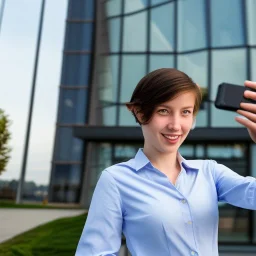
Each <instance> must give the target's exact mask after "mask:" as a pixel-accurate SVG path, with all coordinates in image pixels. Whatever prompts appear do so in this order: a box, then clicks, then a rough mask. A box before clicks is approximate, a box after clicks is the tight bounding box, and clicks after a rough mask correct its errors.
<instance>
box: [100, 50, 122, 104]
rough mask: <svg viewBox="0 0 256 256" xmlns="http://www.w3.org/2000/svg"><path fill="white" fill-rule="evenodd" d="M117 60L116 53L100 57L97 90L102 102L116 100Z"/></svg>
mask: <svg viewBox="0 0 256 256" xmlns="http://www.w3.org/2000/svg"><path fill="white" fill-rule="evenodd" d="M118 62H119V56H118V55H112V56H101V57H100V61H99V70H98V78H99V80H98V81H99V86H98V91H97V92H98V93H99V99H100V101H101V102H102V104H104V103H113V102H116V101H117V79H118V64H119V63H118Z"/></svg>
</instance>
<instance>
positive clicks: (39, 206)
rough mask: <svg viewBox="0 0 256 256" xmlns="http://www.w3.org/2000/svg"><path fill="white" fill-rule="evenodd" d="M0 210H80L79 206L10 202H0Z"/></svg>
mask: <svg viewBox="0 0 256 256" xmlns="http://www.w3.org/2000/svg"><path fill="white" fill-rule="evenodd" d="M0 208H24V209H82V207H80V206H75V205H72V206H68V205H67V206H65V205H57V204H55V205H51V204H47V205H43V204H42V203H22V204H16V203H15V202H14V201H10V200H0Z"/></svg>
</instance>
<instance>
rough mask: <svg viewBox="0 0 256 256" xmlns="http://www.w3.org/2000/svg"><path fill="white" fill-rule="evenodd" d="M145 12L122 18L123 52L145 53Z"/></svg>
mask: <svg viewBox="0 0 256 256" xmlns="http://www.w3.org/2000/svg"><path fill="white" fill-rule="evenodd" d="M146 27H147V19H146V11H144V12H141V13H138V14H133V15H129V16H126V17H124V39H123V51H146V39H147V37H146Z"/></svg>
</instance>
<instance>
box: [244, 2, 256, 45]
mask: <svg viewBox="0 0 256 256" xmlns="http://www.w3.org/2000/svg"><path fill="white" fill-rule="evenodd" d="M246 7H247V10H246V11H247V33H248V43H249V44H250V45H256V30H255V24H256V16H255V10H256V1H255V0H247V1H246Z"/></svg>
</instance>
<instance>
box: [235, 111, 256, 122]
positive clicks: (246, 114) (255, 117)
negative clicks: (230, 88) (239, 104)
mask: <svg viewBox="0 0 256 256" xmlns="http://www.w3.org/2000/svg"><path fill="white" fill-rule="evenodd" d="M237 113H238V114H240V115H242V116H244V117H246V118H248V119H249V120H251V121H252V122H254V123H256V114H253V113H251V112H248V111H245V110H241V109H239V110H237Z"/></svg>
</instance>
